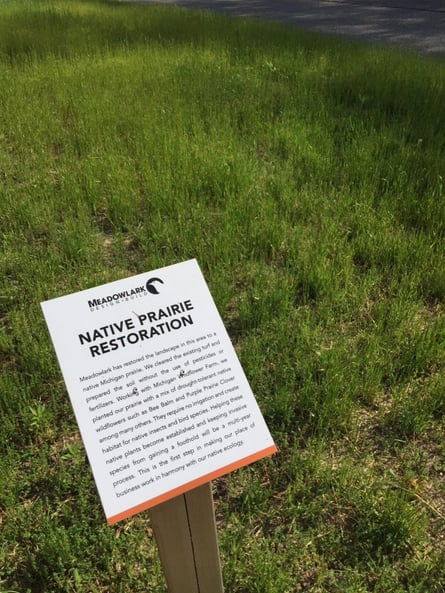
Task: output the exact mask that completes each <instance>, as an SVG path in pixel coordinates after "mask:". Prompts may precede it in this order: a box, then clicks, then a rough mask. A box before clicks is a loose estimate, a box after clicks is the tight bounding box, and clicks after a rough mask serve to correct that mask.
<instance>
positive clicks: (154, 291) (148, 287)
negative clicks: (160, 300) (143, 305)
mask: <svg viewBox="0 0 445 593" xmlns="http://www.w3.org/2000/svg"><path fill="white" fill-rule="evenodd" d="M153 282H160V283H161V284H164V282H163V281H162V280H161V279H160V278H150V279H149V280H147V284H146V285H145V289H146V290H147V291H148V292H150V293H151V294H159V290H158V289H157V288H156V286H153Z"/></svg>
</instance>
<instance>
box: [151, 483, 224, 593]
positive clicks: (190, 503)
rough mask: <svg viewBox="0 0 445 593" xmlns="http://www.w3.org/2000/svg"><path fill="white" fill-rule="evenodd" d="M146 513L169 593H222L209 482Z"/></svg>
mask: <svg viewBox="0 0 445 593" xmlns="http://www.w3.org/2000/svg"><path fill="white" fill-rule="evenodd" d="M149 514H150V519H151V524H152V527H153V531H154V534H155V537H156V542H157V544H158V549H159V555H160V558H161V563H162V567H163V570H164V575H165V579H166V581H167V588H168V593H223V583H222V575H221V564H220V559H219V551H218V538H217V532H216V523H215V512H214V508H213V498H212V489H211V482H209V483H207V484H204V485H203V486H199V487H198V488H195V489H194V490H190V491H188V492H186V493H185V494H181V495H180V496H177V497H175V498H172V499H171V500H168V501H167V502H163V503H162V504H160V505H158V506H156V507H153V508H152V509H150V510H149Z"/></svg>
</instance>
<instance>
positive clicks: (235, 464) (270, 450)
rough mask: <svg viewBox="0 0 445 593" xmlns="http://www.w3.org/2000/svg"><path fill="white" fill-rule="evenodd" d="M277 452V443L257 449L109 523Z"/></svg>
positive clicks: (142, 503)
mask: <svg viewBox="0 0 445 593" xmlns="http://www.w3.org/2000/svg"><path fill="white" fill-rule="evenodd" d="M276 452H277V448H276V446H275V445H272V446H271V447H267V449H262V450H261V451H257V452H256V453H253V454H252V455H248V456H247V457H243V458H242V459H239V460H238V461H234V462H233V463H229V465H225V466H223V467H220V468H219V469H216V470H214V471H213V472H210V473H209V474H206V475H204V476H201V477H200V478H196V479H195V480H192V481H190V482H187V483H186V484H182V486H178V487H177V488H173V490H169V491H168V492H164V494H160V495H159V496H155V498H151V499H150V500H146V501H145V502H141V503H140V504H137V505H136V506H134V507H131V508H129V509H127V510H125V511H122V512H121V513H118V514H117V515H113V516H112V517H108V518H107V523H108V525H113V523H117V522H118V521H122V519H128V517H132V516H133V515H136V513H140V512H141V511H145V510H147V509H150V508H151V507H155V506H156V505H158V504H161V503H162V502H165V501H167V500H170V499H171V498H175V496H179V495H180V494H184V492H187V491H188V490H192V489H193V488H197V487H198V486H202V485H203V484H206V483H207V482H211V481H212V480H214V479H215V478H220V477H221V476H224V475H226V474H228V473H230V472H233V471H234V470H236V469H239V468H241V467H244V466H245V465H249V464H250V463H253V462H254V461H258V460H259V459H263V457H268V456H269V455H273V454H274V453H276Z"/></svg>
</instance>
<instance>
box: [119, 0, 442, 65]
mask: <svg viewBox="0 0 445 593" xmlns="http://www.w3.org/2000/svg"><path fill="white" fill-rule="evenodd" d="M124 1H128V0H124ZM130 1H131V0H130ZM139 1H140V2H144V3H147V4H169V5H172V6H181V7H184V8H193V9H200V10H216V11H222V12H225V13H228V14H231V15H235V16H245V17H257V18H262V19H271V20H274V21H279V22H286V23H288V24H291V25H294V26H296V27H299V28H300V29H305V30H309V31H318V32H321V33H330V34H337V35H342V36H345V37H349V38H352V39H360V40H362V41H365V42H368V43H377V44H388V45H393V46H396V47H402V48H408V49H412V50H415V51H418V52H420V53H425V54H431V55H445V0H375V1H372V0H139Z"/></svg>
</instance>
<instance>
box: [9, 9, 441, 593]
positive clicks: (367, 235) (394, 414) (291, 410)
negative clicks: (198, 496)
mask: <svg viewBox="0 0 445 593" xmlns="http://www.w3.org/2000/svg"><path fill="white" fill-rule="evenodd" d="M444 66H445V62H444V60H443V59H441V58H436V59H433V58H427V57H420V56H417V55H414V54H411V53H409V52H406V51H404V52H397V51H395V50H388V49H382V48H377V47H373V46H369V45H366V46H365V45H359V44H356V43H352V42H347V41H340V40H338V39H336V38H330V37H329V36H320V35H315V34H314V35H313V34H309V33H302V32H298V31H296V30H294V29H291V28H289V27H286V26H284V25H276V24H271V23H262V22H259V21H253V20H248V19H232V18H229V17H226V16H222V15H213V14H209V13H204V12H192V11H185V10H180V9H176V8H174V7H156V6H142V5H131V4H125V5H122V4H119V3H117V2H105V1H103V2H94V1H81V0H73V1H63V0H54V1H50V0H41V1H38V0H34V1H33V0H24V1H21V2H19V1H14V0H6V1H3V2H1V3H0V106H1V109H0V205H1V216H0V242H1V250H0V269H1V271H0V360H1V374H0V447H1V448H0V452H1V453H0V484H1V487H0V526H1V530H0V591H1V593H6V592H8V593H11V592H13V591H14V592H15V591H20V593H87V592H88V593H127V592H128V591H131V592H132V593H139V592H140V593H142V592H145V593H146V592H147V591H150V592H151V593H162V592H165V584H164V580H163V575H162V570H161V567H160V564H159V560H158V556H157V549H156V545H155V542H154V539H153V536H152V533H151V529H150V523H149V519H148V517H147V514H146V513H142V514H139V515H137V516H135V517H133V518H131V519H128V520H125V521H123V522H121V523H117V524H116V525H114V526H111V527H110V526H107V525H106V521H105V518H104V515H103V512H102V509H101V506H100V502H99V498H98V495H97V491H96V487H95V485H94V482H93V479H92V476H91V472H90V469H89V466H88V461H87V459H86V456H85V452H84V449H83V445H82V442H81V440H80V436H79V432H78V428H77V425H76V422H75V419H74V415H73V412H72V410H71V407H70V404H69V399H68V396H67V394H66V390H65V387H64V384H63V381H62V377H61V374H60V370H59V367H58V364H57V359H56V356H55V352H54V349H53V347H52V344H51V341H50V338H49V334H48V331H47V328H46V325H45V322H44V319H43V316H42V312H41V308H40V302H41V301H43V300H47V299H50V298H53V297H56V296H61V295H64V294H67V293H70V292H74V291H77V290H82V289H84V288H89V287H92V286H96V285H98V284H102V283H105V282H108V281H112V280H117V279H120V278H125V277H127V276H131V275H133V274H138V273H142V272H145V271H149V270H152V269H156V268H158V267H161V266H164V265H169V264H172V263H176V262H180V261H183V260H186V259H190V258H196V259H197V260H198V262H199V264H200V266H201V268H202V270H203V273H204V275H205V277H206V280H207V283H208V285H209V288H210V290H211V292H212V295H213V297H214V299H215V302H216V304H217V306H218V309H219V311H220V313H221V316H222V318H223V320H224V323H225V325H226V328H227V330H228V332H229V334H230V337H231V339H232V342H233V344H234V346H235V349H236V351H237V353H238V356H239V358H240V360H241V363H242V365H243V367H244V370H245V372H246V375H247V377H248V379H249V382H250V384H251V386H252V389H253V391H254V393H255V395H256V398H257V401H258V403H259V405H260V408H261V410H262V412H263V415H264V417H265V419H266V421H267V423H268V426H269V428H270V431H271V433H272V435H273V437H274V439H275V441H276V443H277V446H278V447H279V453H278V454H277V455H275V456H273V457H272V458H270V459H267V460H264V461H260V462H257V463H255V464H253V465H251V466H249V467H247V468H244V469H242V470H238V471H236V472H233V473H232V474H230V475H228V476H227V477H225V478H220V479H218V480H216V481H215V482H214V484H213V489H214V500H215V507H216V516H217V523H218V534H219V542H220V552H221V558H222V569H223V578H224V582H225V588H226V590H227V591H230V592H231V593H298V592H300V591H301V592H308V593H309V592H310V593H368V592H372V593H402V592H403V593H405V592H409V593H441V592H442V591H443V590H444V589H445V565H444V562H443V558H444V554H445V485H444V472H445V461H444V459H445V441H444V437H443V435H444V428H445V421H444V411H445V395H444V394H445V373H444V370H445V310H444V300H445V266H444V250H445V195H444V175H445V140H444V130H445V69H444Z"/></svg>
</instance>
